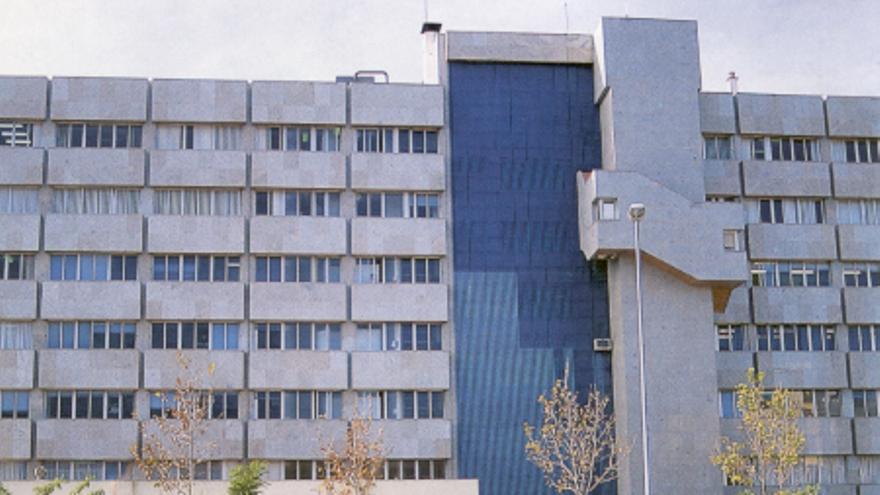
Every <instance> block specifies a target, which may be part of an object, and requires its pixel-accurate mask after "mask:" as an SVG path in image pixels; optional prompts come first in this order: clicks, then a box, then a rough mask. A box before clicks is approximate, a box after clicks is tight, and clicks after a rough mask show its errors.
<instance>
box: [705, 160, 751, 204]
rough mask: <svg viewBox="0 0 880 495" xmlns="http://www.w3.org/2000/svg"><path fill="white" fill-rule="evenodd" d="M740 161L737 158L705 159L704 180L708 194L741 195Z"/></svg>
mask: <svg viewBox="0 0 880 495" xmlns="http://www.w3.org/2000/svg"><path fill="white" fill-rule="evenodd" d="M739 163H740V162H738V161H736V160H703V181H704V185H705V187H706V195H716V196H739V195H740V193H741V192H742V184H740V173H739Z"/></svg>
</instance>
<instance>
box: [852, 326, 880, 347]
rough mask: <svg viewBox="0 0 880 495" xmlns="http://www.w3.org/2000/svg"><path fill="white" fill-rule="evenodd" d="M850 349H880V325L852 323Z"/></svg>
mask: <svg viewBox="0 0 880 495" xmlns="http://www.w3.org/2000/svg"><path fill="white" fill-rule="evenodd" d="M848 336H849V350H850V351H866V352H867V351H880V325H850V327H849V335H848Z"/></svg>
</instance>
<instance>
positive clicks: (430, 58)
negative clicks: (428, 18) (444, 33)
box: [422, 22, 442, 84]
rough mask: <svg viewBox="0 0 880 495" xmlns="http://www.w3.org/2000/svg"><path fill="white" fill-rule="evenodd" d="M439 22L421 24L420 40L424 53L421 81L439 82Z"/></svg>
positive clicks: (440, 25) (428, 82)
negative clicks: (422, 42)
mask: <svg viewBox="0 0 880 495" xmlns="http://www.w3.org/2000/svg"><path fill="white" fill-rule="evenodd" d="M441 27H442V24H440V23H439V22H425V23H424V24H422V40H423V41H424V44H425V45H424V47H425V53H424V57H423V64H424V65H423V69H422V83H424V84H440V58H439V54H440V46H439V44H440V28H441Z"/></svg>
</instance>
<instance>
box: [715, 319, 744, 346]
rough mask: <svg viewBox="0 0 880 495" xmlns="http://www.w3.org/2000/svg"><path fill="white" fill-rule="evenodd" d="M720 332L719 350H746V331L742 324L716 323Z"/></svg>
mask: <svg viewBox="0 0 880 495" xmlns="http://www.w3.org/2000/svg"><path fill="white" fill-rule="evenodd" d="M715 331H716V333H717V334H718V350H719V351H722V352H727V351H744V350H746V345H745V340H746V331H745V328H744V327H743V326H742V325H715Z"/></svg>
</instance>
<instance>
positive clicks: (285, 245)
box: [250, 216, 347, 255]
mask: <svg viewBox="0 0 880 495" xmlns="http://www.w3.org/2000/svg"><path fill="white" fill-rule="evenodd" d="M250 222H251V228H250V247H251V253H255V254H259V253H267V254H279V253H283V254H313V255H343V254H345V251H346V236H347V231H346V226H345V219H344V218H331V217H292V216H291V217H287V216H284V217H280V216H279V217H274V216H259V217H253V218H251V220H250Z"/></svg>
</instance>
